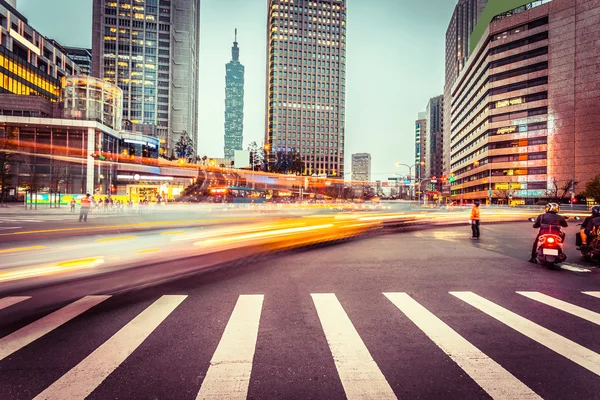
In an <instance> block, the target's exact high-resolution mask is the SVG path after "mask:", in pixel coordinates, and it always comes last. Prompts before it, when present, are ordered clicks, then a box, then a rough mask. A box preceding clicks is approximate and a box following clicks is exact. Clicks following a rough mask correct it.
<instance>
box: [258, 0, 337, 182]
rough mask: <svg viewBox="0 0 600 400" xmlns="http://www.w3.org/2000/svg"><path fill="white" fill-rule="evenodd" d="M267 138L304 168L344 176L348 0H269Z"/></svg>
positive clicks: (272, 157)
mask: <svg viewBox="0 0 600 400" xmlns="http://www.w3.org/2000/svg"><path fill="white" fill-rule="evenodd" d="M268 14H269V15H268V30H267V36H268V38H267V44H268V55H267V56H268V59H267V63H268V66H269V67H268V70H267V99H266V103H267V104H266V108H267V114H266V129H265V144H267V148H268V149H269V154H268V157H269V163H275V162H277V159H278V157H281V156H282V154H284V153H296V154H298V155H299V156H300V158H301V160H302V161H303V163H304V168H305V171H304V172H305V173H306V174H309V175H312V174H319V175H321V174H324V175H327V176H332V177H334V176H338V177H343V175H344V121H345V92H346V1H345V0H295V1H289V0H270V1H269V11H268Z"/></svg>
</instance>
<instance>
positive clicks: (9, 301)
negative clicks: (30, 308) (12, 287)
mask: <svg viewBox="0 0 600 400" xmlns="http://www.w3.org/2000/svg"><path fill="white" fill-rule="evenodd" d="M30 298H31V296H12V297H4V298H2V299H0V310H2V309H3V308H6V307H10V306H12V305H15V304H17V303H20V302H22V301H25V300H28V299H30Z"/></svg>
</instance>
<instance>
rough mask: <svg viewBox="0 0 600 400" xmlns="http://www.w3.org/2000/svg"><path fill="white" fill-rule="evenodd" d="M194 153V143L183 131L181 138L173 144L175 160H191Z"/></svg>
mask: <svg viewBox="0 0 600 400" xmlns="http://www.w3.org/2000/svg"><path fill="white" fill-rule="evenodd" d="M195 153H196V151H195V149H194V142H193V141H192V139H191V138H190V135H188V133H187V132H186V131H183V133H182V134H181V137H180V138H179V140H178V141H177V143H175V154H176V155H177V158H183V159H185V160H188V161H189V160H191V159H192V158H193V156H194V154H195Z"/></svg>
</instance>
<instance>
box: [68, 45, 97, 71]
mask: <svg viewBox="0 0 600 400" xmlns="http://www.w3.org/2000/svg"><path fill="white" fill-rule="evenodd" d="M64 49H65V50H66V51H67V55H68V56H69V58H70V59H71V60H73V61H74V62H75V64H77V65H79V68H81V74H82V75H91V74H92V49H82V48H79V47H67V46H65V47H64Z"/></svg>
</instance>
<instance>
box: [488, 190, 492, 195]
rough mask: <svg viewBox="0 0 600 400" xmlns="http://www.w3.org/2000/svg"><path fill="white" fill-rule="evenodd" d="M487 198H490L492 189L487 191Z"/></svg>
mask: <svg viewBox="0 0 600 400" xmlns="http://www.w3.org/2000/svg"><path fill="white" fill-rule="evenodd" d="M488 197H492V189H490V190H488Z"/></svg>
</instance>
